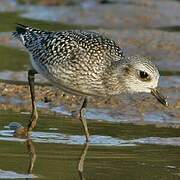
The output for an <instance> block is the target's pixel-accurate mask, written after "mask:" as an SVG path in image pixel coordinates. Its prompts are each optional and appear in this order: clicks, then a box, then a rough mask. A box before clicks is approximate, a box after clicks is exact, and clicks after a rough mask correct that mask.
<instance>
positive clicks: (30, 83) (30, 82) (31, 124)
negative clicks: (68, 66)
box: [28, 70, 38, 132]
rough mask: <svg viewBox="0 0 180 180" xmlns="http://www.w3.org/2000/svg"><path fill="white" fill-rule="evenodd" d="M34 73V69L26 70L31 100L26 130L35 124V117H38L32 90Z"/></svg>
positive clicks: (29, 129)
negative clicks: (30, 111) (29, 116)
mask: <svg viewBox="0 0 180 180" xmlns="http://www.w3.org/2000/svg"><path fill="white" fill-rule="evenodd" d="M35 74H37V72H36V71H35V70H29V71H28V82H29V87H30V93H31V102H32V113H31V119H30V121H29V124H28V132H29V131H31V130H32V129H33V128H34V127H35V126H36V123H37V119H38V113H37V109H36V103H35V91H34V75H35Z"/></svg>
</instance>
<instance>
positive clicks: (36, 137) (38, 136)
mask: <svg viewBox="0 0 180 180" xmlns="http://www.w3.org/2000/svg"><path fill="white" fill-rule="evenodd" d="M13 132H14V131H13V130H1V131H0V140H1V141H17V142H23V141H25V140H26V139H20V138H16V137H13ZM31 139H32V140H33V141H34V142H39V143H55V144H71V145H73V144H74V145H80V144H84V142H85V137H84V136H81V135H67V134H62V133H50V132H32V134H31ZM90 144H91V145H94V146H136V145H138V144H154V145H172V146H180V137H169V138H161V137H145V138H138V139H130V140H123V139H119V138H114V137H111V136H100V135H92V136H91V137H90Z"/></svg>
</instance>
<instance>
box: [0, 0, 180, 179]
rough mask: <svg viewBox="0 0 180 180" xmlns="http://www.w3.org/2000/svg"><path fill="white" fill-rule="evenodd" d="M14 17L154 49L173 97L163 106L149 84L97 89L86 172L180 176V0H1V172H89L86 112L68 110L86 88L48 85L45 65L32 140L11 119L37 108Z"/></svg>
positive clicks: (65, 175) (131, 48) (130, 48)
mask: <svg viewBox="0 0 180 180" xmlns="http://www.w3.org/2000/svg"><path fill="white" fill-rule="evenodd" d="M16 23H21V24H24V25H29V26H32V27H35V28H39V29H43V30H49V31H63V30H69V29H88V30H91V31H96V32H100V33H102V34H105V35H106V36H108V37H109V38H112V39H114V40H115V41H116V42H117V43H118V44H119V46H120V47H121V48H122V50H123V51H124V55H125V56H130V55H137V54H139V55H141V56H147V57H150V58H151V59H152V61H153V62H154V63H155V64H156V65H157V66H158V68H159V70H160V74H161V78H160V82H159V86H160V89H161V91H162V93H163V94H164V95H165V96H168V101H169V103H170V106H169V107H168V108H164V107H162V106H161V105H160V104H159V103H157V101H156V100H155V99H154V98H153V97H151V95H148V94H141V95H130V96H124V95H122V96H120V97H118V98H117V97H116V98H111V99H108V100H107V99H93V98H92V99H91V102H90V104H89V106H88V111H87V114H86V115H87V118H88V126H89V130H90V133H91V135H92V136H91V139H92V142H91V145H90V147H89V150H88V152H87V155H86V156H87V157H86V161H85V167H84V177H85V179H95V180H96V179H102V178H104V179H108V180H109V179H130V180H132V179H137V180H139V179H146V180H147V179H149V180H159V179H163V180H166V179H167V180H171V179H172V180H176V179H179V176H180V159H179V156H180V131H179V128H180V59H179V58H180V33H179V32H180V2H179V1H178V0H39V1H37V0H0V92H1V94H0V144H1V149H0V162H4V163H1V165H0V179H9V178H11V177H13V178H14V179H19V178H24V179H25V178H30V179H31V178H35V177H39V178H40V177H41V178H45V177H46V179H53V180H56V179H65V180H66V179H73V180H74V179H79V178H80V179H82V175H81V176H79V174H78V171H77V163H78V159H79V157H80V155H81V151H83V149H84V148H83V145H82V144H83V142H84V136H83V132H82V129H81V124H80V122H79V121H77V120H76V119H74V118H72V117H71V115H72V112H73V111H75V110H76V109H77V107H78V104H79V103H80V99H81V98H80V97H76V96H72V95H68V94H65V93H64V92H61V91H60V90H57V89H55V88H53V87H51V86H50V85H49V82H48V81H47V80H45V79H43V78H42V77H41V76H39V75H38V76H37V78H36V84H37V86H36V97H37V107H38V111H39V114H40V118H39V122H38V127H37V128H36V129H35V132H33V133H32V137H31V139H32V143H29V142H27V141H26V140H25V139H19V138H15V137H13V130H12V129H11V127H12V124H11V123H12V122H18V123H20V125H22V126H26V124H27V122H28V120H29V116H30V111H31V102H30V95H29V90H28V85H27V69H28V68H29V66H30V61H29V56H28V54H27V52H26V50H25V49H24V48H23V47H22V45H21V44H20V43H19V42H17V41H16V40H14V39H13V38H12V37H11V33H12V32H13V31H15V27H16ZM9 124H10V125H9ZM12 147H13V148H12ZM35 151H36V152H37V157H38V158H37V160H36V162H35V167H34V169H33V172H30V174H28V171H27V169H28V166H29V164H28V162H32V159H31V158H32V157H34V156H32V154H34V153H35ZM27 152H28V153H27ZM32 152H33V153H32ZM29 155H30V156H29ZM47 169H48V171H47Z"/></svg>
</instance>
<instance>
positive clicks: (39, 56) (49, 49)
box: [13, 25, 167, 139]
mask: <svg viewBox="0 0 180 180" xmlns="http://www.w3.org/2000/svg"><path fill="white" fill-rule="evenodd" d="M13 36H14V37H16V38H17V39H19V40H20V41H21V42H22V44H23V45H24V46H25V47H26V48H27V50H28V51H29V54H30V56H31V63H32V66H33V69H34V70H35V71H34V70H32V71H30V72H29V76H28V77H29V84H30V88H31V95H32V104H33V103H34V99H35V96H34V89H33V81H34V79H33V78H34V74H35V72H37V73H39V74H42V75H43V76H44V77H46V78H47V79H48V80H49V81H50V82H51V83H53V84H54V85H56V86H57V87H59V88H60V89H62V90H64V91H65V92H69V93H72V94H78V95H82V96H104V97H107V96H112V95H118V94H120V93H122V92H129V93H133V92H148V93H149V92H151V93H152V94H153V95H155V96H156V98H157V99H158V100H159V101H160V102H161V103H163V104H164V105H167V102H166V101H165V98H164V97H163V96H162V95H160V94H159V92H158V91H157V90H156V87H157V84H158V79H159V72H158V70H157V68H156V67H155V66H154V65H153V64H152V62H151V61H150V60H149V59H147V58H145V57H140V56H132V57H124V55H123V52H122V50H121V48H120V47H119V45H118V44H117V43H116V42H115V41H113V40H111V39H109V38H108V37H106V36H104V35H101V34H99V33H95V32H91V31H83V30H71V31H62V32H46V31H41V30H38V29H34V28H31V27H27V26H23V25H18V26H17V27H16V32H14V33H13ZM86 104H87V102H86V101H84V103H83V105H82V108H85V106H86ZM33 108H35V103H34V104H33ZM82 108H81V109H82ZM33 112H34V111H33ZM81 115H82V114H81ZM32 116H33V115H32ZM34 116H36V114H34ZM32 119H33V118H32ZM83 125H84V128H85V132H86V135H87V127H86V126H87V125H86V122H85V121H84V122H83ZM30 126H32V125H31V124H30ZM86 138H87V139H88V135H87V136H86Z"/></svg>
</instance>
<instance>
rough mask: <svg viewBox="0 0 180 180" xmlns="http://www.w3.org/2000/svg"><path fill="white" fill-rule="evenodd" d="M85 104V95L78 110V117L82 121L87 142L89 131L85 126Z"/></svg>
mask: <svg viewBox="0 0 180 180" xmlns="http://www.w3.org/2000/svg"><path fill="white" fill-rule="evenodd" d="M86 106H87V98H86V97H85V98H84V99H83V103H82V106H81V108H80V110H79V119H80V121H81V122H82V125H83V129H84V132H85V136H86V142H89V131H88V127H87V122H86V118H85V117H84V116H85V112H86Z"/></svg>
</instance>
